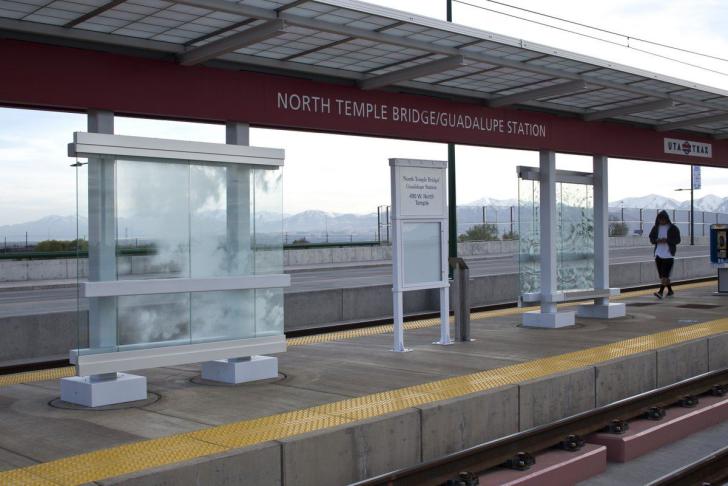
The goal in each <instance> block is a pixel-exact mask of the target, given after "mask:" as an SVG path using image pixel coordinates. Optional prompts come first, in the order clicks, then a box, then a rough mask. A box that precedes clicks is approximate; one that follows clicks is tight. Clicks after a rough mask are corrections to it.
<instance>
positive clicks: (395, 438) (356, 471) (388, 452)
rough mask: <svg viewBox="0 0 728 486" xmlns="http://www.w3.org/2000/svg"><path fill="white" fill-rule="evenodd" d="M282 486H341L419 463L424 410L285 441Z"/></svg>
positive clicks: (325, 430)
mask: <svg viewBox="0 0 728 486" xmlns="http://www.w3.org/2000/svg"><path fill="white" fill-rule="evenodd" d="M280 443H281V444H282V446H283V449H282V453H283V456H282V457H283V463H282V464H283V484H284V485H286V486H294V485H295V486H339V485H342V484H349V483H353V482H356V481H361V480H363V479H366V478H369V477H372V476H376V475H379V474H384V473H386V472H389V471H394V470H396V469H400V468H403V467H407V466H413V465H415V464H417V463H419V462H420V457H421V449H420V444H421V437H420V411H419V410H415V409H408V410H403V411H401V412H396V413H392V414H389V415H385V416H383V417H376V418H372V419H368V420H364V421H361V422H356V423H353V424H347V425H340V426H338V427H334V428H330V429H324V430H321V431H318V432H310V433H307V434H303V435H298V436H295V437H289V438H286V439H281V440H280Z"/></svg>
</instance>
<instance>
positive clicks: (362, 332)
mask: <svg viewBox="0 0 728 486" xmlns="http://www.w3.org/2000/svg"><path fill="white" fill-rule="evenodd" d="M709 286H715V282H714V281H708V282H697V283H691V284H681V285H677V284H676V285H675V287H676V288H677V287H679V288H680V289H681V290H687V289H694V288H701V287H709ZM654 291H655V289H647V290H635V291H633V292H626V293H624V294H621V295H619V296H616V297H612V299H611V300H620V299H626V298H634V297H641V296H644V295H652V293H653V292H654ZM584 303H589V301H583V302H570V303H568V304H560V305H559V307H571V306H576V305H579V304H584ZM536 309H537V307H521V308H519V307H509V308H506V309H498V310H489V311H480V312H473V313H471V314H470V320H471V321H475V320H478V319H486V318H489V317H504V316H512V315H517V314H523V313H524V312H529V311H532V310H536ZM454 319H455V318H454V317H452V316H450V322H454ZM439 325H440V318H439V317H433V318H430V319H419V320H416V321H409V322H405V323H404V329H405V330H412V329H423V328H426V327H435V326H439ZM393 327H394V326H393V325H392V324H382V325H381V326H374V327H365V328H361V329H351V330H349V331H336V332H326V333H322V334H315V335H312V336H302V337H296V338H290V339H288V340H287V343H288V346H301V345H304V344H318V343H325V342H329V341H343V340H345V339H352V338H357V337H363V336H374V335H376V334H386V333H391V332H393V330H394V329H393Z"/></svg>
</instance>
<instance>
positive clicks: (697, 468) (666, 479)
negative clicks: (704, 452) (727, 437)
mask: <svg viewBox="0 0 728 486" xmlns="http://www.w3.org/2000/svg"><path fill="white" fill-rule="evenodd" d="M725 481H728V447H724V448H722V449H719V450H717V451H715V452H714V453H712V454H710V455H709V456H706V457H704V458H702V459H700V460H698V461H695V462H693V463H692V464H688V465H687V466H685V467H683V468H680V469H678V470H676V471H673V472H671V473H670V474H667V475H665V476H662V477H661V478H659V479H656V480H655V481H652V482H651V483H649V484H647V486H693V485H695V484H715V485H716V486H717V485H719V484H723V483H724V482H725Z"/></svg>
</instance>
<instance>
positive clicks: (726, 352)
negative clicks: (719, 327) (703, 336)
mask: <svg viewBox="0 0 728 486" xmlns="http://www.w3.org/2000/svg"><path fill="white" fill-rule="evenodd" d="M708 360H709V362H708V368H709V369H710V371H714V370H722V369H723V368H728V333H725V334H719V335H718V336H712V337H709V338H708Z"/></svg>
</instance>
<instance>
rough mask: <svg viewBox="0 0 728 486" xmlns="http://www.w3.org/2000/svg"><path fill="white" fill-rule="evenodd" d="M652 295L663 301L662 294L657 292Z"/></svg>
mask: <svg viewBox="0 0 728 486" xmlns="http://www.w3.org/2000/svg"><path fill="white" fill-rule="evenodd" d="M652 295H654V296H655V297H657V298H658V299H660V300H662V294H661V293H660V292H655V293H654V294H652Z"/></svg>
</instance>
